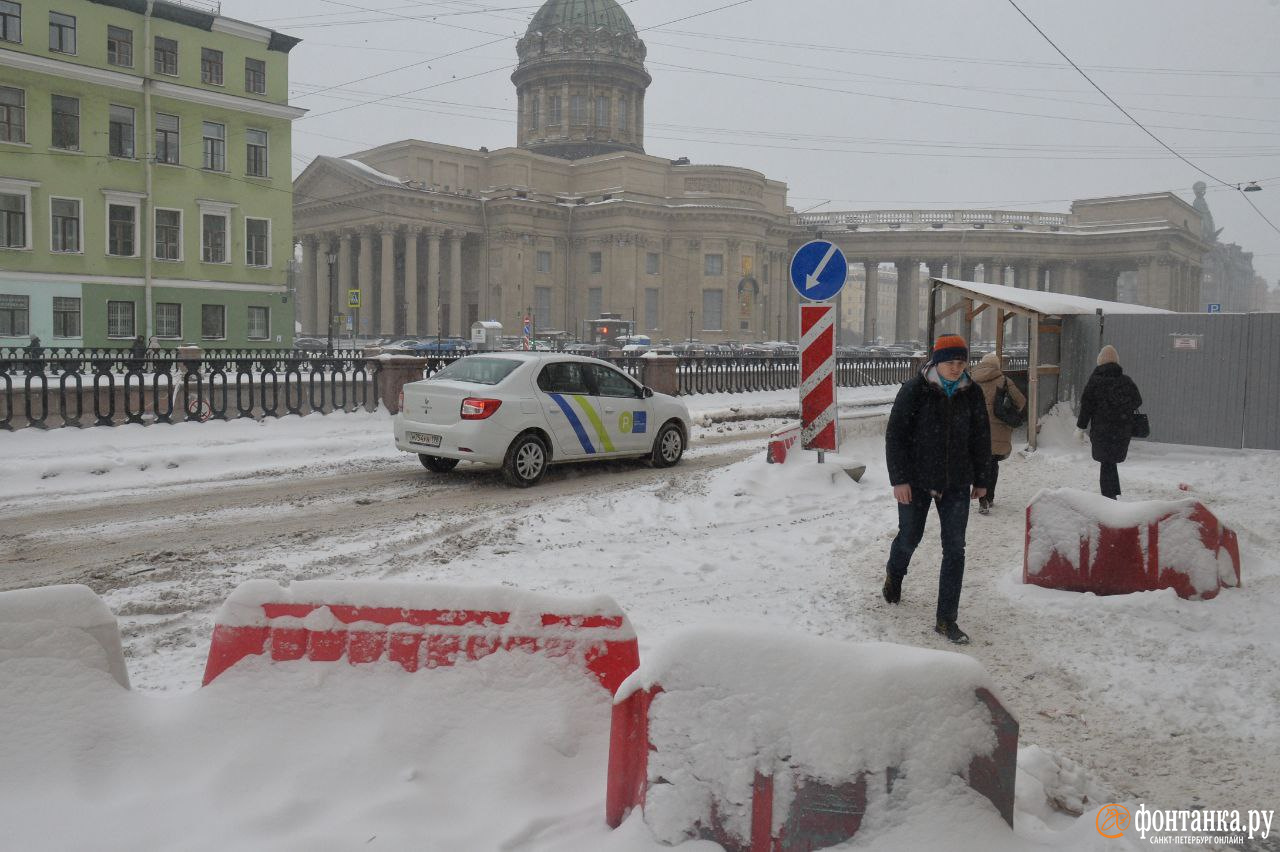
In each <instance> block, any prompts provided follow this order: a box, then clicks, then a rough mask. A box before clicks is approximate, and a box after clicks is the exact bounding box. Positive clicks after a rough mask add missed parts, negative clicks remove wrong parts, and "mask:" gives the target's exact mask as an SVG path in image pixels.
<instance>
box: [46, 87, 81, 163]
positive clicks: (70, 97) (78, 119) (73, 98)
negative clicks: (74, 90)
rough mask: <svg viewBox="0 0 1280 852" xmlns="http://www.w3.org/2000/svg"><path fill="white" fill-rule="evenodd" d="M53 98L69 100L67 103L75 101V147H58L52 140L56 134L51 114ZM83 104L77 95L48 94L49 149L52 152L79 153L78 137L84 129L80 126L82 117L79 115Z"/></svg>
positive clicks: (52, 114)
mask: <svg viewBox="0 0 1280 852" xmlns="http://www.w3.org/2000/svg"><path fill="white" fill-rule="evenodd" d="M54 98H66V99H67V100H69V101H75V102H76V144H75V145H73V146H66V147H64V146H62V145H58V144H57V142H56V140H55V139H54V138H53V137H54V133H56V132H57V126H56V124H55V123H54V113H53V99H54ZM83 103H84V100H83V99H82V98H81V97H80V96H79V95H64V94H62V93H61V92H50V93H49V124H50V127H49V147H50V148H51V149H52V150H54V151H79V150H81V145H80V135H81V134H80V131H81V130H83V129H84V128H83V126H82V124H81V117H82V113H81V105H82V104H83Z"/></svg>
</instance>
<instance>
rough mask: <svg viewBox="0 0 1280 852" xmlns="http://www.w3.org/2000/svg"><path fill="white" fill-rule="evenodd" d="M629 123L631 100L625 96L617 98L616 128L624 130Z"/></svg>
mask: <svg viewBox="0 0 1280 852" xmlns="http://www.w3.org/2000/svg"><path fill="white" fill-rule="evenodd" d="M630 123H631V101H630V100H628V99H627V98H619V99H618V129H619V130H626V129H627V128H628V126H629V125H630Z"/></svg>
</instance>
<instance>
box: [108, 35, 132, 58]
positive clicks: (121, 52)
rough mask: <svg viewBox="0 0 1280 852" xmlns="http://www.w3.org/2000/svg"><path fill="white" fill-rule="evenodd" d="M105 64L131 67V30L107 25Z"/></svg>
mask: <svg viewBox="0 0 1280 852" xmlns="http://www.w3.org/2000/svg"><path fill="white" fill-rule="evenodd" d="M107 64H108V65H119V66H120V67H122V68H132V67H133V30H126V29H125V28H124V27H112V26H108V27H107Z"/></svg>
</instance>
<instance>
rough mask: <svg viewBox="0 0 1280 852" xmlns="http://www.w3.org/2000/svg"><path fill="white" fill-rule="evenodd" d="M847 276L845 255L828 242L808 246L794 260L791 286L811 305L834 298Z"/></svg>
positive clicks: (797, 252) (810, 242)
mask: <svg viewBox="0 0 1280 852" xmlns="http://www.w3.org/2000/svg"><path fill="white" fill-rule="evenodd" d="M848 274H849V264H848V262H846V261H845V259H844V252H842V251H840V249H838V248H837V247H836V246H835V244H833V243H829V242H827V241H826V240H811V241H809V242H807V243H805V244H804V245H802V246H800V248H799V249H798V250H797V251H796V253H795V255H794V256H792V258H791V286H792V287H795V288H796V292H797V293H799V294H800V297H801V298H802V299H808V300H809V301H811V302H825V301H827V300H828V299H832V298H835V295H836V294H837V293H839V292H840V288H841V287H843V286H844V279H845V276H846V275H848Z"/></svg>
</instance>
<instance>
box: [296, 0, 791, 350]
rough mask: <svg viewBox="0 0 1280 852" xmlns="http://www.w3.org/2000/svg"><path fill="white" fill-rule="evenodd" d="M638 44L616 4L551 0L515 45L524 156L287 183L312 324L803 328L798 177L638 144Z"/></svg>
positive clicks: (577, 329) (422, 146)
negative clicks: (797, 287)
mask: <svg viewBox="0 0 1280 852" xmlns="http://www.w3.org/2000/svg"><path fill="white" fill-rule="evenodd" d="M645 52H646V51H645V44H644V42H643V41H642V40H641V39H640V38H639V36H638V35H637V34H636V30H635V27H634V26H633V25H632V23H631V20H630V19H629V18H628V17H627V15H626V13H625V12H624V11H623V10H622V9H621V8H620V7H619V6H618V4H617V3H616V2H615V0H547V2H546V3H545V4H544V5H543V6H542V7H541V8H540V9H539V10H538V11H537V13H536V14H535V15H534V16H533V19H532V21H530V23H529V27H528V30H527V31H526V32H525V34H524V37H523V38H521V39H520V40H519V42H518V43H517V45H516V53H517V55H518V57H519V64H518V66H517V67H516V70H515V71H514V73H512V75H511V82H512V84H514V85H515V87H516V95H517V99H518V104H519V108H518V116H519V117H518V120H517V124H516V145H515V147H508V148H498V149H495V150H489V149H487V148H480V149H479V150H478V151H475V150H470V149H467V148H458V147H454V146H451V145H447V144H442V143H437V142H423V141H419V140H416V139H405V140H401V141H398V142H391V143H388V144H386V145H381V146H379V147H377V148H373V149H370V150H367V151H360V152H357V153H354V154H351V155H350V156H348V157H318V158H317V159H315V160H314V161H313V162H312V163H311V164H310V165H308V166H307V168H306V170H305V171H303V172H302V174H301V175H299V177H298V178H297V180H296V181H295V183H294V227H295V232H296V235H297V239H298V241H299V242H300V243H301V244H302V247H303V255H302V257H303V263H302V277H301V279H300V280H299V282H298V284H297V287H296V291H297V319H298V322H299V323H300V327H301V333H302V334H313V335H318V336H323V335H324V334H325V333H326V332H327V331H328V329H329V326H328V324H329V322H330V320H331V318H333V317H335V316H341V315H344V314H350V315H351V317H352V320H353V325H354V328H355V329H357V332H356V333H358V334H362V335H365V336H371V337H372V336H385V337H390V336H400V335H404V336H419V335H424V336H425V335H430V336H435V335H442V336H454V337H457V336H463V337H465V336H467V335H468V334H469V331H470V328H471V324H472V323H473V322H476V321H477V320H497V321H498V322H500V323H501V324H502V325H503V327H504V330H505V332H506V333H507V334H516V333H519V331H520V329H521V326H522V324H523V322H524V319H525V318H526V317H528V318H530V320H531V324H532V326H533V332H534V334H537V335H550V334H554V333H556V332H561V333H565V334H566V335H567V336H568V337H571V338H578V337H584V336H585V334H584V328H585V324H586V322H587V321H589V320H591V319H594V318H597V317H599V316H600V315H601V314H606V313H608V314H616V315H619V316H621V317H622V318H624V319H627V320H631V321H633V322H634V328H635V329H636V331H637V332H638V333H645V334H648V335H650V336H651V337H653V338H654V339H655V340H657V339H660V338H671V339H677V340H680V339H684V338H686V337H695V338H699V339H701V340H703V341H706V342H718V341H723V340H740V341H744V342H746V341H751V340H764V339H772V338H785V337H788V336H794V325H795V322H796V320H795V314H796V310H795V307H794V306H795V298H794V291H793V290H792V288H791V287H790V285H789V283H788V282H787V263H788V261H789V257H790V251H791V249H792V248H793V247H794V246H796V245H798V244H799V243H800V242H802V241H803V240H804V239H805V238H806V236H805V235H806V233H807V231H806V230H805V229H804V228H801V227H798V226H796V225H793V224H791V218H790V216H789V213H790V210H789V208H788V207H787V187H786V185H785V184H783V183H781V182H779V181H775V180H770V179H769V178H767V177H765V176H764V175H762V174H760V173H759V172H755V171H751V170H750V169H743V168H736V167H733V166H722V165H704V164H699V163H691V162H689V161H688V160H687V159H686V158H680V159H676V160H672V159H668V158H666V157H659V156H653V155H650V154H648V153H646V152H645V144H644V131H645V125H644V116H645V96H646V93H647V91H648V88H649V83H650V81H651V78H650V76H649V74H648V72H647V71H646V70H645V65H644V60H645ZM352 290H358V291H359V294H360V296H359V304H360V307H359V308H357V309H352V308H348V307H346V306H347V304H348V299H347V294H348V293H349V292H350V291H352ZM344 323H345V320H344Z"/></svg>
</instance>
